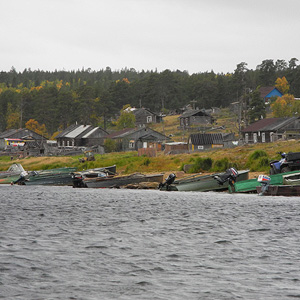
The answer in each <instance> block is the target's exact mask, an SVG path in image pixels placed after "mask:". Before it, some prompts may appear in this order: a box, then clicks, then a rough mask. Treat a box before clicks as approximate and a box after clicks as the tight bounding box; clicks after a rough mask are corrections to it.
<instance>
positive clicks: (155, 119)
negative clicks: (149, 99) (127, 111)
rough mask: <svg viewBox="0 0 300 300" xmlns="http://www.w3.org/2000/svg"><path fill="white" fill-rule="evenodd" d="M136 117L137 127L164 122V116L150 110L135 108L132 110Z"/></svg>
mask: <svg viewBox="0 0 300 300" xmlns="http://www.w3.org/2000/svg"><path fill="white" fill-rule="evenodd" d="M132 112H133V114H134V115H135V124H136V126H142V125H147V124H151V123H160V122H161V121H162V116H161V115H158V114H156V113H154V112H152V111H151V110H150V109H148V108H134V109H132Z"/></svg>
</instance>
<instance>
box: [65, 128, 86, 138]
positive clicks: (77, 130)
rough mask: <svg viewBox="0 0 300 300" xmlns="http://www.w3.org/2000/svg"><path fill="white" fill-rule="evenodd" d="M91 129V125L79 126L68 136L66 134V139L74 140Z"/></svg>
mask: <svg viewBox="0 0 300 300" xmlns="http://www.w3.org/2000/svg"><path fill="white" fill-rule="evenodd" d="M90 127H91V125H79V126H78V127H77V128H75V129H74V130H72V131H70V132H69V133H68V134H66V135H65V137H66V138H71V139H74V138H76V137H77V136H78V135H80V134H81V133H83V132H84V131H85V130H87V129H88V128H90Z"/></svg>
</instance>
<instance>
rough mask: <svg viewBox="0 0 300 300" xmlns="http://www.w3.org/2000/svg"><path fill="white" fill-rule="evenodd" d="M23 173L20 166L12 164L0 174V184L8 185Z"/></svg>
mask: <svg viewBox="0 0 300 300" xmlns="http://www.w3.org/2000/svg"><path fill="white" fill-rule="evenodd" d="M24 171H25V170H24V168H23V167H22V165H21V164H19V163H13V164H12V165H11V166H10V167H9V168H8V170H7V171H2V172H0V184H10V183H11V182H12V181H15V180H17V179H18V178H19V177H20V174H21V173H22V172H24Z"/></svg>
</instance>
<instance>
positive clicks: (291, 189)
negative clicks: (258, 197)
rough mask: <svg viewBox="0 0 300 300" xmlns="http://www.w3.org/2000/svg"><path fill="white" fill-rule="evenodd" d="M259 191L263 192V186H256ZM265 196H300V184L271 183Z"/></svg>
mask: <svg viewBox="0 0 300 300" xmlns="http://www.w3.org/2000/svg"><path fill="white" fill-rule="evenodd" d="M256 190H257V193H258V194H260V193H261V192H262V187H261V186H257V187H256ZM263 196H300V185H270V186H268V190H267V191H265V192H264V193H263Z"/></svg>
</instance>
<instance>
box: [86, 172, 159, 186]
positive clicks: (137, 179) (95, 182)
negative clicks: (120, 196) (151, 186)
mask: <svg viewBox="0 0 300 300" xmlns="http://www.w3.org/2000/svg"><path fill="white" fill-rule="evenodd" d="M163 178H164V174H153V175H145V174H141V173H134V174H131V175H127V176H119V175H118V176H112V175H109V174H107V176H105V177H95V178H87V177H86V178H84V179H83V183H84V185H85V186H86V187H88V188H120V187H126V186H127V185H129V184H136V183H141V182H157V184H159V183H162V181H163Z"/></svg>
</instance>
